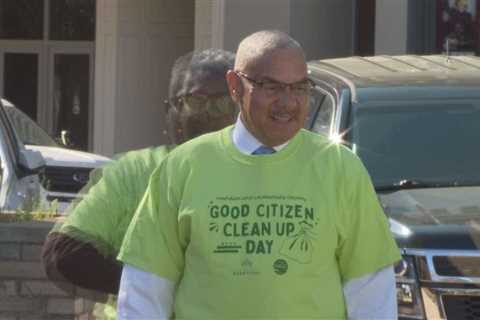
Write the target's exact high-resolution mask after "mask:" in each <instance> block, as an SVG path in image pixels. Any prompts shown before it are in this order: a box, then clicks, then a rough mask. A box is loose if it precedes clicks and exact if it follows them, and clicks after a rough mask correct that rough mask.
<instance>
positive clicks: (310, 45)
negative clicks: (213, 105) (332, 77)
mask: <svg viewBox="0 0 480 320" xmlns="http://www.w3.org/2000/svg"><path fill="white" fill-rule="evenodd" d="M479 11H480V0H96V1H95V0H0V95H1V96H3V97H5V98H7V99H10V100H12V101H11V102H13V103H14V104H16V105H17V106H18V107H20V108H21V109H22V110H24V111H25V112H26V113H27V114H28V115H30V116H31V117H32V118H34V119H35V120H36V121H38V122H39V124H40V125H41V126H42V127H44V128H45V129H46V130H47V131H48V132H49V133H50V134H52V135H54V136H59V135H61V134H62V132H63V133H65V132H67V133H68V134H70V136H71V139H72V141H73V143H74V147H76V148H80V149H85V150H90V151H94V152H97V153H101V154H104V155H113V154H115V153H118V152H124V151H127V150H131V149H136V148H141V147H146V146H149V145H158V144H163V143H167V142H168V139H167V135H166V132H165V123H164V121H165V117H164V114H165V113H164V108H163V100H164V99H165V98H166V97H167V92H168V81H169V76H170V68H171V65H172V63H173V61H174V60H175V59H176V58H177V57H178V56H179V55H182V54H184V53H186V52H188V51H191V50H193V49H204V48H208V47H216V48H224V49H227V50H231V51H234V50H235V49H236V46H237V44H238V41H239V40H241V39H242V38H243V37H244V36H246V35H248V34H250V33H252V32H254V31H256V30H260V29H280V30H283V31H286V32H288V33H290V34H291V35H292V36H293V37H294V38H296V39H297V40H298V41H299V42H300V43H301V44H302V45H303V46H304V48H305V51H306V54H307V58H308V59H319V58H331V57H343V56H350V55H373V54H406V53H409V54H410V53H412V54H417V53H418V54H420V53H441V52H445V51H447V50H448V52H449V54H456V53H459V52H460V53H465V52H466V53H468V54H478V52H479V37H480V36H479V34H480V33H479V32H478V30H479V26H480V19H477V16H479V15H480V13H479Z"/></svg>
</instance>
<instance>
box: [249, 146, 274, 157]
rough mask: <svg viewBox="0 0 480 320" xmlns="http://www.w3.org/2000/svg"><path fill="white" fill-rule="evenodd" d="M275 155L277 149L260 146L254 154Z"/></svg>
mask: <svg viewBox="0 0 480 320" xmlns="http://www.w3.org/2000/svg"><path fill="white" fill-rule="evenodd" d="M272 153H275V149H273V148H270V147H265V146H260V147H258V148H257V149H255V151H253V152H252V154H254V155H264V154H272Z"/></svg>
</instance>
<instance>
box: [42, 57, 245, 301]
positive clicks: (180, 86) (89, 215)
mask: <svg viewBox="0 0 480 320" xmlns="http://www.w3.org/2000/svg"><path fill="white" fill-rule="evenodd" d="M233 61H234V54H233V53H231V52H228V51H224V50H217V49H207V50H204V51H199V52H193V53H190V54H187V55H184V56H182V57H180V58H179V59H177V60H176V62H175V64H174V66H173V69H172V75H171V81H170V87H169V101H168V104H167V108H168V109H167V125H168V132H169V134H170V138H171V140H172V142H173V143H174V144H181V143H183V142H184V141H186V140H188V139H191V138H193V137H196V136H199V135H201V134H204V133H206V132H210V131H214V130H219V129H221V128H223V127H225V126H227V125H229V124H231V123H233V122H234V120H235V117H236V114H237V111H236V107H235V105H234V104H233V101H232V100H231V98H230V96H229V94H228V88H227V84H226V81H225V73H226V72H227V70H228V69H231V68H232V66H233ZM172 148H173V146H159V147H152V148H147V149H142V150H136V151H130V152H127V153H125V154H123V155H122V156H121V157H120V158H119V159H118V160H116V161H112V162H111V163H109V164H108V165H106V166H105V167H104V168H101V169H98V170H95V171H94V172H93V174H92V176H91V180H90V183H89V185H88V186H87V187H86V189H85V190H82V192H81V193H82V194H83V197H82V200H80V201H79V202H77V203H74V204H73V205H72V206H71V207H70V208H69V209H68V212H67V214H68V216H67V218H66V221H65V222H64V223H62V224H59V225H57V226H56V227H55V228H54V230H53V231H52V232H51V233H50V234H49V235H48V237H47V239H46V242H45V244H44V248H43V262H44V265H45V269H46V273H47V275H48V277H49V278H50V279H51V280H53V281H55V282H56V283H57V284H58V285H59V286H61V287H62V286H64V284H65V283H70V284H74V285H76V286H79V287H81V288H85V289H91V290H96V291H99V292H102V293H110V294H114V295H116V294H117V293H118V287H119V283H120V275H121V271H122V264H121V263H120V262H119V261H117V260H116V256H117V254H118V251H119V249H120V246H121V243H122V240H123V237H124V235H125V232H126V229H127V227H128V225H129V223H130V220H131V219H132V216H133V214H134V212H135V209H136V207H137V206H138V204H139V202H140V200H141V197H142V195H143V193H144V192H145V189H146V188H147V184H148V179H149V177H150V175H151V173H152V171H153V170H154V168H155V167H157V166H158V165H159V164H160V163H161V162H162V160H163V159H164V158H165V156H166V155H167V154H168V153H169V152H170V151H171V149H172Z"/></svg>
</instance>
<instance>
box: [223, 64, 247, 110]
mask: <svg viewBox="0 0 480 320" xmlns="http://www.w3.org/2000/svg"><path fill="white" fill-rule="evenodd" d="M225 77H226V79H227V84H228V91H229V92H230V96H231V97H232V100H233V101H235V102H236V103H241V100H242V96H243V83H242V80H241V79H240V77H239V76H238V74H236V73H235V72H234V71H233V70H228V71H227V74H226V76H225Z"/></svg>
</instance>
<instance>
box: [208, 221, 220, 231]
mask: <svg viewBox="0 0 480 320" xmlns="http://www.w3.org/2000/svg"><path fill="white" fill-rule="evenodd" d="M208 230H210V231H215V232H218V230H219V228H218V223H216V222H210V227H209V228H208Z"/></svg>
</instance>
